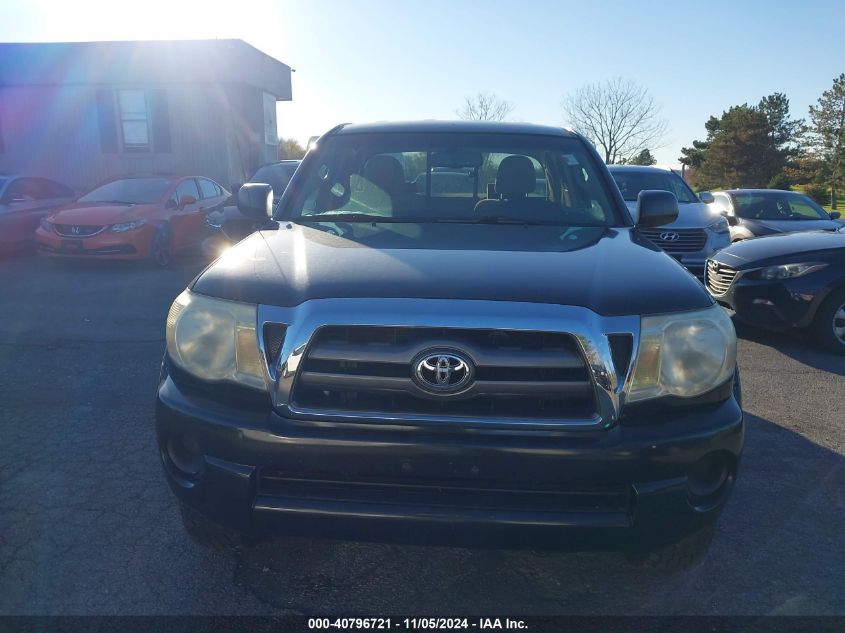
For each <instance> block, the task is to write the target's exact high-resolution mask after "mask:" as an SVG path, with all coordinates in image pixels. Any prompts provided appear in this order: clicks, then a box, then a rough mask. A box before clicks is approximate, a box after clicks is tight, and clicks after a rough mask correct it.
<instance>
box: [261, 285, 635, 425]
mask: <svg viewBox="0 0 845 633" xmlns="http://www.w3.org/2000/svg"><path fill="white" fill-rule="evenodd" d="M266 323H281V324H285V325H287V334H286V336H285V340H284V343H283V345H282V349H281V352H280V353H279V356H278V361H277V362H267V352H266V350H265V349H264V342H263V340H262V337H259V345H260V347H261V351H262V354H264V358H265V363H266V370H267V381H268V386H269V388H270V392H271V396H272V401H273V405H274V407H275V408H276V410H277V411H279V412H280V413H281V414H282V415H283V416H285V417H288V418H293V419H298V420H305V421H308V420H310V421H317V422H321V421H322V422H353V423H355V422H357V423H371V424H372V423H381V424H394V425H397V424H398V425H437V424H448V425H461V426H470V427H488V428H489V427H493V428H516V429H532V428H534V429H544V430H554V429H555V428H563V429H578V428H582V429H593V428H605V427H609V426H612V425H613V424H614V423H615V422H616V421H617V420H618V419H619V416H620V414H621V410H622V406H623V399H624V398H623V393H624V390H625V385H626V382H627V381H628V380H629V378H630V375H629V374H630V368H625V371H624V372H620V373H617V371H616V370H615V368H614V363H613V356H612V352H611V345H610V342H609V339H608V335H612V334H626V335H630V336H631V337H632V340H633V350H632V358H636V354H637V346H638V342H639V331H640V317H639V316H620V317H602V316H600V315H598V314H596V313H595V312H593V311H592V310H589V309H587V308H583V307H579V306H559V305H550V304H531V303H519V302H501V301H474V300H444V299H406V298H396V299H313V300H310V301H306V302H304V303H302V304H300V305H298V306H296V307H291V308H282V307H276V306H267V305H260V306H259V307H258V324H257V325H258V331H259V332H261V331H263V329H264V324H266ZM333 326H339V327H376V328H379V327H386V328H438V329H449V328H451V329H460V330H506V331H514V332H517V331H522V332H547V333H552V334H562V335H567V336H569V337H571V338H572V340H573V342H574V343H573V344H574V346H575V348H576V349H577V350H578V352H579V353H580V357H581V360H580V362H581V364H582V366H585V367H586V370H587V377H588V380H589V388H590V389H591V390H592V392H593V394H592V395H593V397H594V410H595V412H594V413H593V414H592V415H588V416H582V417H573V418H554V419H547V418H536V417H524V416H512V417H496V418H491V417H488V416H484V417H476V416H466V415H450V414H449V413H448V412H446V413H443V414H420V413H417V412H412V413H396V412H385V411H378V410H376V411H359V410H354V411H350V410H327V409H323V408H315V407H311V406H308V407H306V406H302V405H301V404H298V403H297V402H296V401H295V400H294V396H295V395H296V394H295V393H294V384H295V382H296V380H297V378H298V377H299V375H300V374H301V373H302V370H303V364H304V360H305V359H306V353H307V350H308V349H309V346H310V345H311V343H312V341H314V340H316V339H315V335H316V334H317V332H318V331H319V330H320V329H321V328H324V327H333ZM436 344H437V341H434V342H433V343H432V345H433V346H436Z"/></svg>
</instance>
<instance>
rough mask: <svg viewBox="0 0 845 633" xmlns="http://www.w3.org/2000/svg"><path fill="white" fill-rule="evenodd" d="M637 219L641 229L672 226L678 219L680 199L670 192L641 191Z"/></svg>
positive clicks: (638, 199) (638, 197) (638, 198)
mask: <svg viewBox="0 0 845 633" xmlns="http://www.w3.org/2000/svg"><path fill="white" fill-rule="evenodd" d="M637 217H638V218H639V219H638V221H637V226H639V227H640V228H648V227H651V226H663V225H665V224H671V223H672V222H674V221H675V220H677V219H678V199H677V198H676V197H675V194H673V193H671V192H669V191H657V190H646V191H640V195H638V196H637Z"/></svg>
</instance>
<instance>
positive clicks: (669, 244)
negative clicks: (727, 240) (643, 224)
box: [640, 228, 707, 253]
mask: <svg viewBox="0 0 845 633" xmlns="http://www.w3.org/2000/svg"><path fill="white" fill-rule="evenodd" d="M640 233H642V234H643V235H644V236H645V237H647V238H648V239H649V240H651V241H652V242H654V244H655V245H656V246H658V247H660V248H661V249H663V250H664V251H666V252H667V253H697V252H699V251H702V250H704V246H705V245H706V244H707V231H705V230H704V229H662V228H656V229H640ZM667 233H672V234H677V236H678V238H677V239H676V240H672V241H670V240H665V239H662V238H661V235H664V234H667Z"/></svg>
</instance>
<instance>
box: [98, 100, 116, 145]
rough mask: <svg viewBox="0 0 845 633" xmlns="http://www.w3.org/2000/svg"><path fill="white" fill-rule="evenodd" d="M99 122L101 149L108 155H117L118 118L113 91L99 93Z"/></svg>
mask: <svg viewBox="0 0 845 633" xmlns="http://www.w3.org/2000/svg"><path fill="white" fill-rule="evenodd" d="M97 120H98V122H99V126H100V149H101V150H102V151H103V152H104V153H106V154H116V153H117V116H116V114H115V109H114V95H113V94H112V91H111V90H98V91H97Z"/></svg>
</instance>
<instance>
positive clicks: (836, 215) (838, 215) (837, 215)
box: [830, 211, 842, 220]
mask: <svg viewBox="0 0 845 633" xmlns="http://www.w3.org/2000/svg"><path fill="white" fill-rule="evenodd" d="M841 217H842V214H841V213H839V211H831V212H830V219H831V220H838V219H839V218H841Z"/></svg>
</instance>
